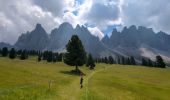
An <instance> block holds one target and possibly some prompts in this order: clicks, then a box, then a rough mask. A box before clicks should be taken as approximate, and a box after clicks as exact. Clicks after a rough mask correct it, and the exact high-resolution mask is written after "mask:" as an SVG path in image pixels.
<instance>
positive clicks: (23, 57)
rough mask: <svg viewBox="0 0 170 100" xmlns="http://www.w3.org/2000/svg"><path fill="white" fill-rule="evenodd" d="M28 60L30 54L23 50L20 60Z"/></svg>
mask: <svg viewBox="0 0 170 100" xmlns="http://www.w3.org/2000/svg"><path fill="white" fill-rule="evenodd" d="M27 58H28V54H27V51H26V50H23V51H22V53H21V56H20V59H21V60H25V59H27Z"/></svg>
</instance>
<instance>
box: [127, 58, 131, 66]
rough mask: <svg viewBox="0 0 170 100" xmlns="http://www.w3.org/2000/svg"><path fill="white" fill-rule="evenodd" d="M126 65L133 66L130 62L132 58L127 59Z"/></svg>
mask: <svg viewBox="0 0 170 100" xmlns="http://www.w3.org/2000/svg"><path fill="white" fill-rule="evenodd" d="M126 64H127V65H131V61H130V58H129V57H127V58H126Z"/></svg>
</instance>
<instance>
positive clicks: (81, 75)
mask: <svg viewBox="0 0 170 100" xmlns="http://www.w3.org/2000/svg"><path fill="white" fill-rule="evenodd" d="M81 88H83V74H82V73H81V74H80V89H81Z"/></svg>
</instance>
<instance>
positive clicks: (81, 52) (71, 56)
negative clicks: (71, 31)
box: [64, 35, 86, 72]
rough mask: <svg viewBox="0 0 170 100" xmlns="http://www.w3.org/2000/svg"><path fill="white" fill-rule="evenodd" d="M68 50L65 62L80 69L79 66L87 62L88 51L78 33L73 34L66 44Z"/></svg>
mask: <svg viewBox="0 0 170 100" xmlns="http://www.w3.org/2000/svg"><path fill="white" fill-rule="evenodd" d="M66 50H67V52H66V53H65V56H64V63H66V64H67V65H70V66H75V67H76V68H75V70H76V72H78V71H79V69H78V66H82V65H84V64H85V62H86V52H85V49H84V46H83V44H82V42H81V40H80V39H79V37H78V36H77V35H73V36H72V37H71V40H69V42H68V44H67V45H66Z"/></svg>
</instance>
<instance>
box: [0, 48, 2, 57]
mask: <svg viewBox="0 0 170 100" xmlns="http://www.w3.org/2000/svg"><path fill="white" fill-rule="evenodd" d="M1 54H2V50H1V48H0V56H1Z"/></svg>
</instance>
